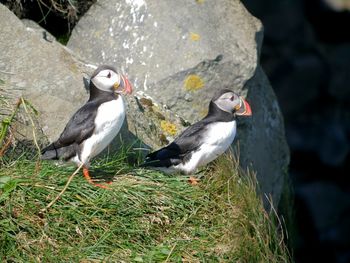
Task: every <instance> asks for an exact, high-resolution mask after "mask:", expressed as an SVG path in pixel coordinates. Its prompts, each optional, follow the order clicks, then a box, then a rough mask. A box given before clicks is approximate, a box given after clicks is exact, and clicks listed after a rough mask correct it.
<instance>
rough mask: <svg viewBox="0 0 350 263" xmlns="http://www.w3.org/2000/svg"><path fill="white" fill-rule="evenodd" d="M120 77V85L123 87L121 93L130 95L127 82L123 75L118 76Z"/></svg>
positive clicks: (130, 89)
mask: <svg viewBox="0 0 350 263" xmlns="http://www.w3.org/2000/svg"><path fill="white" fill-rule="evenodd" d="M120 77H121V82H120V85H121V86H122V87H123V93H126V94H131V93H132V86H131V84H130V82H129V80H128V79H127V78H126V77H125V76H123V75H120Z"/></svg>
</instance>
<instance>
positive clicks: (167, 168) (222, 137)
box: [141, 89, 252, 174]
mask: <svg viewBox="0 0 350 263" xmlns="http://www.w3.org/2000/svg"><path fill="white" fill-rule="evenodd" d="M251 115H252V111H251V108H250V105H249V104H248V102H247V101H245V100H244V99H243V98H241V97H240V96H238V95H237V94H236V93H234V92H233V91H231V90H229V89H222V90H219V91H218V92H217V93H216V94H215V95H214V97H213V99H212V100H211V101H210V104H209V111H208V114H207V116H206V117H205V118H203V119H202V120H200V121H199V122H196V123H195V124H193V125H191V126H190V127H188V128H187V129H186V130H184V131H183V132H182V133H181V134H180V135H179V136H178V137H177V138H176V139H175V140H174V141H173V142H172V143H170V144H169V145H168V146H166V147H164V148H162V149H160V150H158V151H155V152H153V153H150V154H148V155H147V156H146V160H145V163H143V164H142V165H141V166H144V167H153V168H154V169H157V170H161V171H163V172H165V173H174V172H181V173H185V174H190V173H193V172H194V171H195V170H196V169H197V167H199V166H203V165H206V164H208V163H209V162H211V161H213V160H215V159H216V158H217V157H218V156H219V155H221V154H223V153H224V152H225V151H226V150H227V149H228V148H229V147H230V145H231V144H232V142H233V140H234V138H235V135H236V116H251Z"/></svg>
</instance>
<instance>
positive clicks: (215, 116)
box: [205, 101, 235, 122]
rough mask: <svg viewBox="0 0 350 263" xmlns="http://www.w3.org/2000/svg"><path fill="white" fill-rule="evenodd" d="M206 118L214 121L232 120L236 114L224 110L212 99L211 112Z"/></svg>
mask: <svg viewBox="0 0 350 263" xmlns="http://www.w3.org/2000/svg"><path fill="white" fill-rule="evenodd" d="M205 119H210V120H212V121H222V122H230V121H233V120H234V119H235V115H234V113H230V112H227V111H223V110H222V109H220V108H219V107H218V106H217V105H216V104H215V103H214V102H213V101H210V104H209V112H208V114H207V116H206V117H205Z"/></svg>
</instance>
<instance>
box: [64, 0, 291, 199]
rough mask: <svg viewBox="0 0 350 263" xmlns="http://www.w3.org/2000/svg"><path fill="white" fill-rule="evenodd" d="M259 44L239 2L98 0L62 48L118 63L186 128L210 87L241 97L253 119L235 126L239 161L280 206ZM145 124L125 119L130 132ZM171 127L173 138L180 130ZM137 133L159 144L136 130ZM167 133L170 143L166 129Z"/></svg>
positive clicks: (282, 147) (277, 141) (257, 26)
mask: <svg viewBox="0 0 350 263" xmlns="http://www.w3.org/2000/svg"><path fill="white" fill-rule="evenodd" d="M261 41H262V26H261V23H260V22H259V21H258V20H257V19H255V18H254V17H252V16H251V15H250V14H249V13H248V12H247V11H246V9H245V8H244V7H243V6H242V4H241V3H240V1H238V0H229V1H225V0H222V1H220V3H218V2H214V1H199V0H198V1H155V0H125V1H117V0H102V1H99V2H98V4H95V5H94V6H92V7H91V9H90V10H89V12H88V13H87V14H86V15H85V16H84V17H83V18H82V19H81V20H80V22H79V23H78V25H77V26H76V28H75V30H74V31H73V33H72V36H71V38H70V40H69V42H68V47H69V48H71V49H72V50H73V51H74V52H76V53H77V54H79V55H80V56H82V57H84V58H85V59H86V60H88V61H92V62H93V63H95V64H100V63H106V64H116V65H121V68H122V70H123V71H125V72H127V74H128V75H129V76H130V79H131V81H132V82H133V83H134V86H135V88H136V90H137V91H138V92H139V94H140V93H146V94H148V95H149V96H150V97H151V99H152V100H150V101H153V102H156V103H158V108H159V109H161V108H163V107H165V108H167V109H169V110H170V112H174V113H176V114H177V115H178V116H179V117H180V118H182V119H184V120H186V121H189V122H190V123H192V122H194V121H197V120H199V119H200V118H202V117H203V116H204V115H205V114H206V112H207V107H208V103H209V100H210V99H211V97H212V95H213V93H214V91H215V90H216V89H219V88H223V87H225V88H230V89H233V90H235V91H237V92H239V93H240V94H242V95H244V96H247V97H248V101H249V102H250V103H251V104H252V110H253V117H252V118H251V119H250V120H245V121H244V123H241V122H240V129H239V132H238V134H239V145H240V156H241V162H242V164H243V165H244V166H247V165H250V164H252V165H253V167H254V169H255V170H256V171H257V177H258V180H259V182H260V186H261V188H262V191H263V192H265V193H268V194H272V196H273V198H274V200H275V201H277V202H278V199H279V196H280V193H281V187H282V184H283V180H284V175H285V172H286V169H287V166H288V162H289V152H288V147H287V145H286V141H285V138H284V128H283V121H282V118H281V113H280V110H279V107H278V104H277V101H276V98H275V96H274V94H273V92H272V89H271V86H270V85H269V82H268V81H267V79H266V77H265V75H264V73H263V72H262V70H261V69H260V68H259V67H257V65H258V58H259V53H260V47H261ZM249 79H250V80H249ZM248 80H249V82H248V83H247V85H246V86H245V84H246V82H247V81H248ZM147 120H148V119H147ZM140 121H141V122H142V124H140ZM185 123H186V122H182V124H185ZM161 124H163V127H165V126H166V124H167V123H164V120H163V122H162V123H161ZM168 124H169V125H171V123H168ZM147 126H149V125H147V123H145V120H140V119H139V118H134V117H132V116H129V128H130V129H131V130H132V131H134V129H137V128H138V127H147ZM175 127H176V128H175V129H172V130H171V129H170V130H171V131H173V135H175V134H177V133H178V132H180V130H181V129H183V127H181V125H180V126H177V125H176V126H175ZM137 135H138V136H140V137H141V139H142V140H144V141H146V143H150V145H151V146H153V147H157V146H159V145H160V144H161V141H160V140H159V138H156V139H150V140H149V139H147V138H146V139H147V140H145V137H147V133H146V134H145V133H144V132H143V131H140V129H139V130H138V132H137ZM165 135H167V136H166V137H167V139H172V136H169V135H171V134H169V130H168V134H165ZM163 137H164V136H163Z"/></svg>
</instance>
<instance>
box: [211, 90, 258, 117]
mask: <svg viewBox="0 0 350 263" xmlns="http://www.w3.org/2000/svg"><path fill="white" fill-rule="evenodd" d="M212 103H214V104H215V105H216V106H217V107H218V108H219V109H221V110H223V111H226V112H229V113H232V114H235V115H238V116H251V115H252V110H251V109H250V105H249V104H248V102H247V101H246V100H244V99H243V98H242V97H240V96H238V95H237V94H236V93H234V92H233V91H231V90H229V89H222V90H220V91H218V92H217V93H216V94H215V96H214V97H213V99H212Z"/></svg>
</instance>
